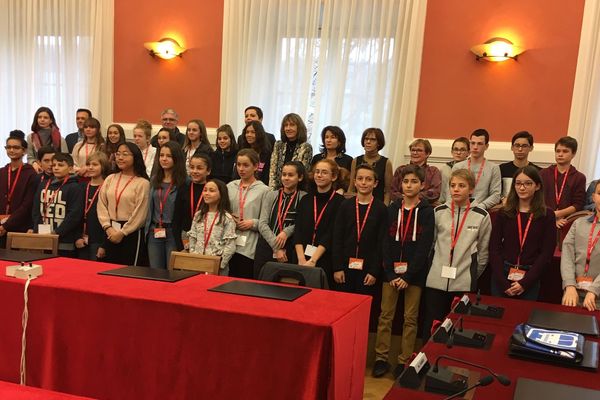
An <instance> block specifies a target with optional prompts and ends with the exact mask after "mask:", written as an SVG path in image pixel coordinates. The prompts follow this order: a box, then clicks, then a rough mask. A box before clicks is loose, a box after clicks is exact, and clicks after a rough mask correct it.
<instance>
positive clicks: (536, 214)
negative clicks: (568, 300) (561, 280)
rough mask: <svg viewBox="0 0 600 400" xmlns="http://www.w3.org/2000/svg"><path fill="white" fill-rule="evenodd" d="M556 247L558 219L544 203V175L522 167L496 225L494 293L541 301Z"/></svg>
mask: <svg viewBox="0 0 600 400" xmlns="http://www.w3.org/2000/svg"><path fill="white" fill-rule="evenodd" d="M541 238H543V240H540V239H541ZM555 247H556V218H555V216H554V212H553V211H552V210H551V209H549V208H547V207H546V204H545V202H544V191H543V188H542V178H541V177H540V174H539V172H538V170H537V168H536V167H534V166H531V165H528V166H525V167H521V168H519V169H517V171H516V172H515V174H514V175H513V185H511V187H510V191H509V192H508V196H507V199H506V204H505V205H504V207H503V208H502V210H501V211H500V212H499V213H498V216H497V218H496V221H495V222H494V225H493V228H492V236H491V239H490V265H491V267H492V274H493V275H492V294H493V295H494V296H501V297H512V298H517V299H526V300H537V298H538V295H539V291H540V279H541V276H542V273H543V271H544V269H545V268H546V267H547V266H548V265H549V263H550V261H551V260H552V255H553V254H554V248H555Z"/></svg>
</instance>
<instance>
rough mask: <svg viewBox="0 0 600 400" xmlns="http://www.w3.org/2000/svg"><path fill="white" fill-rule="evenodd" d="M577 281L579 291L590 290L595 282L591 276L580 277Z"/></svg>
mask: <svg viewBox="0 0 600 400" xmlns="http://www.w3.org/2000/svg"><path fill="white" fill-rule="evenodd" d="M575 281H576V282H577V289H581V290H589V289H590V286H591V285H592V282H594V280H593V279H592V277H591V276H578V277H577V278H576V279H575Z"/></svg>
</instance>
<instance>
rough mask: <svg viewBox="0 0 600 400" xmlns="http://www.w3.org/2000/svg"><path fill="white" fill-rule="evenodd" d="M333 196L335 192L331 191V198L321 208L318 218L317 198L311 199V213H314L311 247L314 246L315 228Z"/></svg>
mask: <svg viewBox="0 0 600 400" xmlns="http://www.w3.org/2000/svg"><path fill="white" fill-rule="evenodd" d="M334 195H335V190H333V189H332V190H331V196H329V200H327V203H325V206H324V207H323V209H322V210H321V212H320V213H319V217H318V218H317V197H316V196H315V197H313V212H314V217H315V218H314V220H315V227H314V229H313V235H312V243H311V244H312V245H313V246H314V245H315V238H316V237H317V228H318V227H319V224H320V223H321V219H322V218H323V214H324V213H325V209H326V208H327V206H328V205H329V202H330V201H331V199H333V196H334Z"/></svg>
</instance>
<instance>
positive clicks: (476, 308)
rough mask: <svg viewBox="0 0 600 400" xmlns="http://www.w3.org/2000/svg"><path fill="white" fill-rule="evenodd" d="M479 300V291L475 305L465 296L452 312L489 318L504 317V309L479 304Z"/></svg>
mask: <svg viewBox="0 0 600 400" xmlns="http://www.w3.org/2000/svg"><path fill="white" fill-rule="evenodd" d="M480 300H481V294H480V292H479V291H478V292H477V297H476V301H475V303H471V300H470V298H469V295H466V294H465V295H463V297H462V298H461V299H460V300H459V301H458V303H457V304H456V306H455V307H454V312H455V313H457V314H469V315H474V316H478V317H489V318H502V317H503V316H504V307H500V306H492V305H489V304H481V303H480Z"/></svg>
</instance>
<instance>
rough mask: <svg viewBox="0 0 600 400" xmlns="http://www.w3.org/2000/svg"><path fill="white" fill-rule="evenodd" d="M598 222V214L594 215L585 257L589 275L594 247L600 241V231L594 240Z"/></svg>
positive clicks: (586, 269) (586, 271)
mask: <svg viewBox="0 0 600 400" xmlns="http://www.w3.org/2000/svg"><path fill="white" fill-rule="evenodd" d="M597 222H598V214H596V215H594V221H593V222H592V229H590V236H589V238H588V247H587V255H586V257H585V272H584V273H585V275H587V273H588V271H589V270H590V260H591V258H592V251H593V250H594V247H596V243H598V239H599V238H600V231H598V233H596V237H594V239H593V241H592V237H593V236H594V229H596V223H597Z"/></svg>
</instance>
